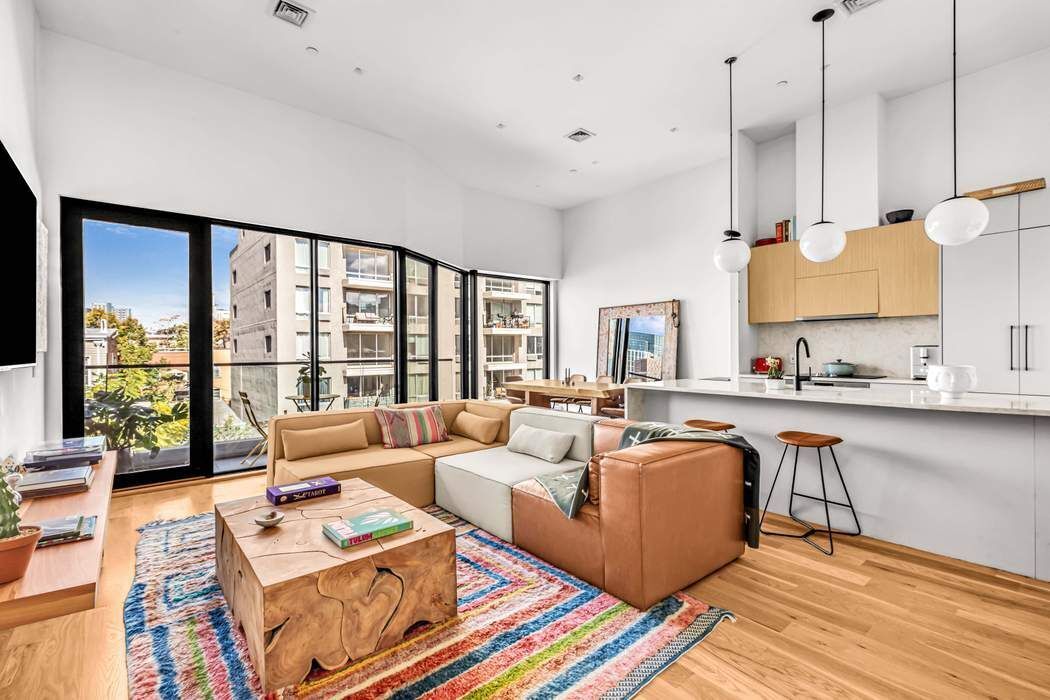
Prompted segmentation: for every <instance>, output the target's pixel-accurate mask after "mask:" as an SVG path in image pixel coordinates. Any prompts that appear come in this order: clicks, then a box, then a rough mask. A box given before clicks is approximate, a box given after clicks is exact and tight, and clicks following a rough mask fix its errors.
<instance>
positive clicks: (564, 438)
mask: <svg viewBox="0 0 1050 700" xmlns="http://www.w3.org/2000/svg"><path fill="white" fill-rule="evenodd" d="M575 439H576V436H575V435H573V434H572V433H562V432H559V431H557V430H544V429H543V428H533V427H532V426H531V425H519V426H518V429H517V430H515V431H514V434H513V435H511V436H510V442H508V443H507V449H508V450H510V451H511V452H517V453H519V454H523V455H532V456H533V457H539V458H540V459H542V460H543V461H545V462H550V463H551V464H557V463H558V462H560V461H562V460H563V459H565V455H566V454H568V452H569V448H571V447H572V443H573V441H574V440H575Z"/></svg>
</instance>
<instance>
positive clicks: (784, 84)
mask: <svg viewBox="0 0 1050 700" xmlns="http://www.w3.org/2000/svg"><path fill="white" fill-rule="evenodd" d="M787 84H788V81H786V80H778V81H777V87H787Z"/></svg>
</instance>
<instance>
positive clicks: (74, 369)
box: [60, 197, 551, 488]
mask: <svg viewBox="0 0 1050 700" xmlns="http://www.w3.org/2000/svg"><path fill="white" fill-rule="evenodd" d="M60 218H61V241H62V245H61V250H60V255H61V261H62V266H61V267H62V275H61V281H62V288H63V293H62V298H61V308H62V357H63V370H62V390H61V391H62V406H63V411H62V433H63V436H64V437H79V436H82V435H83V432H84V386H83V382H84V369H85V367H84V365H85V358H84V355H83V337H84V328H83V309H84V299H83V297H84V287H83V283H84V276H83V273H84V270H83V231H82V225H83V221H84V220H85V219H98V220H103V221H113V222H115V223H123V224H127V225H131V226H147V227H153V228H161V229H164V228H169V229H171V228H174V229H175V230H186V231H187V232H190V233H191V234H192V235H191V236H190V260H189V267H190V280H189V289H190V297H191V298H190V300H189V304H190V324H191V327H198V328H209V329H210V328H211V324H212V321H213V318H212V298H211V295H212V275H211V238H212V227H214V226H225V227H230V228H237V229H242V230H250V231H256V232H259V233H272V234H278V235H283V236H292V237H295V238H301V239H305V240H306V241H307V242H308V244H309V251H310V270H311V274H310V305H311V306H310V318H311V343H310V345H311V369H310V372H311V375H312V376H313V377H314V378H315V379H316V378H317V377H318V369H319V367H320V365H321V364H334V363H340V362H345V363H347V364H353V363H354V362H355V361H353V360H350V359H349V358H348V359H346V360H322V359H321V358H320V357H319V345H320V328H319V320H320V319H319V316H320V313H319V312H318V287H319V284H318V282H319V276H320V274H321V269H320V268H319V265H318V262H319V261H318V250H319V244H320V243H322V242H323V243H327V244H329V245H331V244H333V243H335V244H340V245H349V246H359V247H363V248H372V249H376V250H384V251H389V252H390V253H391V261H392V265H393V270H392V271H391V276H392V281H393V294H392V299H391V301H392V305H393V314H394V319H395V324H394V341H393V342H394V348H395V354H394V365H395V376H396V377H397V380H396V383H397V385H396V387H395V394H394V400H395V401H396V402H398V403H404V402H405V400H406V397H407V391H408V381H407V374H408V353H407V333H406V330H407V329H406V324H407V320H408V317H407V313H406V311H407V308H406V293H407V292H406V290H407V280H406V279H405V260H406V258H407V257H411V258H412V259H414V260H416V261H419V262H421V263H423V264H426V265H429V268H430V270H429V271H430V275H429V293H430V296H429V322H430V332H429V342H430V357H429V359H428V363H429V395H430V400H436V399H437V396H438V365H437V363H438V352H437V344H438V339H437V336H438V334H437V332H436V328H435V327H434V324H435V323H436V322H437V318H438V313H437V305H438V295H437V278H438V275H437V269H438V267H444V268H446V269H448V270H451V271H453V272H455V273H458V274H459V275H460V284H461V294H460V309H459V311H460V343H461V346H460V347H461V353H460V394H461V396H462V397H463V398H478V375H479V373H480V371H481V370H480V366H479V358H478V354H477V344H478V339H479V337H480V336H479V333H480V330H479V328H478V321H479V319H478V314H477V312H476V306H477V300H478V299H479V295H478V288H477V280H478V277H479V276H482V277H486V278H494V279H506V280H511V281H525V282H533V283H539V284H542V285H543V286H544V336H543V337H544V341H543V372H544V376H545V377H549V376H550V337H551V327H550V311H551V297H550V294H551V285H550V283H549V282H548V281H546V280H541V279H536V278H532V277H519V276H513V275H504V274H496V273H489V272H479V271H478V270H476V269H468V268H462V267H458V266H456V265H452V264H449V263H447V262H444V261H441V260H439V259H437V258H434V257H432V256H429V255H427V254H426V253H421V252H419V251H416V250H413V249H410V248H406V247H404V246H398V245H391V244H386V243H379V242H374V241H368V240H364V239H358V238H343V237H338V236H332V235H327V234H319V233H312V232H308V231H301V230H295V229H287V228H282V227H274V226H267V225H263V224H254V223H250V222H243V221H236V220H232V219H225V218H221V217H211V216H201V215H190V214H179V213H175V212H168V211H163V210H156V209H148V208H143V207H132V206H126V205H121V204H112V203H107V202H99V201H92V200H85V199H79V198H74V197H60ZM330 255H331V254H330V253H329V268H330V266H331V257H330ZM271 260H272V253H271ZM293 264H294V261H293ZM230 275H231V284H232V285H236V284H237V270H236V269H235V268H234V269H231V271H230ZM341 303H343V304H345V295H344V298H343V299H342V300H341ZM272 304H273V299H272V294H271V308H272ZM330 308H331V304H330ZM271 342H272V341H271ZM236 344H237V340H236V339H231V347H232V346H234V345H236ZM211 345H212V337H211V333H210V332H208V333H200V332H197V333H192V332H191V334H190V373H189V374H190V406H191V409H190V410H191V419H190V442H191V444H190V459H189V464H187V465H185V467H172V468H166V469H158V470H154V471H143V472H134V473H131V474H125V475H119V476H118V479H117V482H116V486H117V488H124V487H129V486H139V485H144V484H150V483H157V482H159V481H163V482H168V481H176V480H180V479H184V478H199V477H202V476H203V477H207V476H212V474H213V468H214V453H213V440H212V433H211V426H212V413H213V410H212V405H211V398H212V391H213V385H214V382H213V379H214V377H213V374H214V370H215V368H216V367H221V366H224V365H226V364H244V363H216V362H214V360H213V357H212V347H211ZM364 361H370V360H365V359H364V358H360V359H358V360H356V362H364ZM258 364H265V365H275V364H298V365H301V364H302V363H301V362H294V361H287V362H277V361H273V360H268V361H263V362H260V363H258ZM315 386H319V383H318V384H315ZM319 394H320V392H313V395H312V396H311V400H310V406H309V408H310V410H313V411H316V410H319V409H320V406H319V403H320V399H319ZM259 468H261V467H256V468H247V469H245V471H249V470H252V469H259Z"/></svg>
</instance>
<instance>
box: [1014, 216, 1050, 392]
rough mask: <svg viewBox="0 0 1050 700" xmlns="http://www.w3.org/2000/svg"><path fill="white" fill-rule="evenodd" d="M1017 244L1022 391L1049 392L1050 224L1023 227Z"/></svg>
mask: <svg viewBox="0 0 1050 700" xmlns="http://www.w3.org/2000/svg"><path fill="white" fill-rule="evenodd" d="M1018 244H1019V246H1020V248H1019V252H1020V255H1019V259H1020V279H1019V281H1020V310H1021V313H1020V324H1021V332H1020V336H1021V341H1020V345H1021V353H1020V357H1019V360H1020V365H1021V370H1020V380H1021V393H1022V394H1043V395H1050V274H1048V267H1050V265H1048V264H1050V226H1043V227H1040V228H1029V229H1024V230H1022V231H1021V232H1020V234H1019V238H1018Z"/></svg>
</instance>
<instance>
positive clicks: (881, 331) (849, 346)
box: [756, 316, 940, 377]
mask: <svg viewBox="0 0 1050 700" xmlns="http://www.w3.org/2000/svg"><path fill="white" fill-rule="evenodd" d="M756 328H757V333H756V341H757V346H756V347H757V349H758V352H759V353H760V354H762V355H764V356H767V355H775V356H777V357H782V358H784V365H785V369H786V370H787V372H788V373H791V372H793V371H794V368H793V367H792V366H791V362H792V359H793V357H794V352H795V339H796V338H798V337H799V336H804V337H805V338H806V340H808V341H809V349H810V354H811V355H812V357H811V359H809V360H806V359H805V353H804V352H803V354H802V359H801V360H800V362H801V364H802V368H803V371H805V369H806V367H807V366H811V367H812V368H813V371H814V372H821V371H823V367H822V365H823V364H824V363H825V362H830V361H832V360H836V359H839V358H841V359H843V360H845V361H847V362H852V363H854V364H856V365H857V373H858V374H885V375H887V376H889V377H907V376H910V374H911V346H912V345H937V344H939V343H940V323H939V320H938V317H937V316H909V317H904V318H863V319H852V320H840V321H807V322H802V321H799V322H795V323H763V324H760V325H758V326H756Z"/></svg>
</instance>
